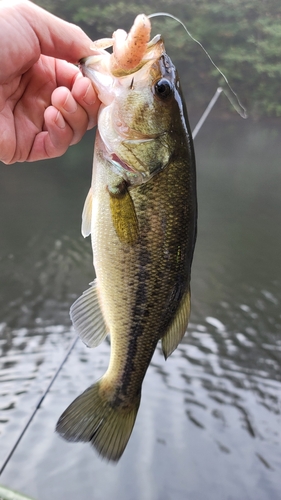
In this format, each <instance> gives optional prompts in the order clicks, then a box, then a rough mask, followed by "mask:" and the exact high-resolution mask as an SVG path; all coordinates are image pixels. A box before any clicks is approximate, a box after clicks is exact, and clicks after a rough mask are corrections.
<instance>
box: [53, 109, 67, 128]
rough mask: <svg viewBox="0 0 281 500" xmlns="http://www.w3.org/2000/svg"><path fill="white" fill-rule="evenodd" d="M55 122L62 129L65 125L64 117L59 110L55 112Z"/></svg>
mask: <svg viewBox="0 0 281 500" xmlns="http://www.w3.org/2000/svg"><path fill="white" fill-rule="evenodd" d="M55 123H56V125H57V126H58V127H59V128H61V129H63V128H64V127H65V121H64V118H63V116H62V114H61V113H60V111H58V113H57V116H56V119H55Z"/></svg>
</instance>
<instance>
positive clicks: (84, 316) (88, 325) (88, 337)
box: [70, 280, 108, 347]
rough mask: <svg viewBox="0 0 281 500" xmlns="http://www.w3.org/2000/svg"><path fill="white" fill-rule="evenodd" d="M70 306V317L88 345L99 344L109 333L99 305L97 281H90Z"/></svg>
mask: <svg viewBox="0 0 281 500" xmlns="http://www.w3.org/2000/svg"><path fill="white" fill-rule="evenodd" d="M90 285H91V288H89V289H88V290H86V291H85V292H84V293H83V294H82V295H81V297H79V298H78V299H77V300H76V301H75V302H74V304H72V306H71V308H70V318H71V321H72V323H73V326H74V328H75V330H76V332H77V333H78V335H79V336H80V337H81V339H82V340H83V342H84V344H86V346H88V347H96V346H98V345H99V344H100V343H101V342H102V340H103V339H104V338H105V337H106V335H107V333H108V329H107V326H106V324H105V321H104V318H103V314H102V311H101V308H100V305H99V299H98V292H97V281H96V280H95V281H93V282H92V283H90Z"/></svg>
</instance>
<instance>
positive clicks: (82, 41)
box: [4, 0, 92, 63]
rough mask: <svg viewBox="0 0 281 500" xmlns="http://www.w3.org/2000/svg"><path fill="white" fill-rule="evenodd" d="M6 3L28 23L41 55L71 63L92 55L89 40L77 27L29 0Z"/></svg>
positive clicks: (13, 0) (15, 0)
mask: <svg viewBox="0 0 281 500" xmlns="http://www.w3.org/2000/svg"><path fill="white" fill-rule="evenodd" d="M4 1H5V0H4ZM8 3H9V6H10V7H12V6H14V7H15V8H16V10H17V12H18V13H19V11H20V13H21V15H22V16H23V17H24V19H25V20H26V21H27V22H28V23H29V25H30V27H31V28H32V29H33V31H34V33H35V35H36V37H37V39H38V42H39V45H40V49H41V53H42V54H44V55H46V56H50V57H55V58H57V59H65V60H67V61H68V62H72V63H76V62H78V61H79V60H80V59H82V57H85V56H87V55H90V54H92V51H91V49H90V44H91V39H90V38H89V37H88V36H87V35H86V33H84V31H83V30H82V29H81V28H79V27H78V26H76V25H74V24H71V23H68V22H66V21H64V20H62V19H60V18H58V17H56V16H55V15H53V14H51V13H50V12H47V11H46V10H44V9H42V8H41V7H39V6H38V5H35V4H34V3H32V2H30V1H29V0H8Z"/></svg>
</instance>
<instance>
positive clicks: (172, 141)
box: [81, 35, 183, 186]
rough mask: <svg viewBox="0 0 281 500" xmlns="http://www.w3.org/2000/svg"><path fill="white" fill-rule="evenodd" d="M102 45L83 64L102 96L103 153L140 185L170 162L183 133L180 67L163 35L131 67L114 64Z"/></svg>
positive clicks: (127, 179) (101, 135)
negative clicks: (166, 50) (173, 58)
mask: <svg viewBox="0 0 281 500" xmlns="http://www.w3.org/2000/svg"><path fill="white" fill-rule="evenodd" d="M110 57H111V55H110V54H109V53H108V52H106V51H105V50H102V51H101V53H100V54H98V55H95V56H92V57H88V58H86V59H84V60H83V61H82V63H81V69H82V72H83V74H84V75H85V76H88V77H89V78H90V79H91V81H92V83H93V85H94V87H95V89H96V91H97V93H98V96H99V99H100V101H101V107H100V111H99V117H98V129H99V134H100V137H101V139H102V143H103V146H104V156H105V157H106V158H107V159H108V160H109V163H110V165H111V167H112V169H113V170H114V171H115V172H117V173H118V174H119V175H121V176H122V177H123V179H125V180H126V182H127V183H128V185H129V186H134V185H140V184H142V183H144V182H147V181H148V180H149V179H151V177H153V176H154V175H156V174H157V173H159V172H161V171H162V170H163V169H164V168H165V167H166V166H167V165H168V164H169V162H170V160H171V157H172V155H173V154H174V153H175V149H176V147H177V144H178V137H179V134H181V133H182V122H183V110H182V98H181V91H180V83H179V78H178V75H177V71H176V68H175V66H174V65H173V63H172V61H171V59H170V58H169V56H168V55H167V54H166V52H165V47H164V42H163V39H162V37H161V36H160V35H157V36H156V37H154V38H153V39H152V40H151V41H150V42H149V43H148V45H147V50H146V53H145V55H144V57H143V58H142V60H141V61H140V63H139V64H138V65H137V67H135V68H132V69H130V70H124V69H122V68H118V67H117V68H116V67H115V68H113V69H112V67H111V64H110V63H111V60H110Z"/></svg>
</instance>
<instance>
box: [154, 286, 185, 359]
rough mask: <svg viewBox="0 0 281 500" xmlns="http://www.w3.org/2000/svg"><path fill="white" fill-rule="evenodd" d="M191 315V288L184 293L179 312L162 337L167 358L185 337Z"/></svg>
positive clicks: (163, 349)
mask: <svg viewBox="0 0 281 500" xmlns="http://www.w3.org/2000/svg"><path fill="white" fill-rule="evenodd" d="M189 315H190V289H189V290H188V291H187V292H186V293H185V294H184V296H183V298H182V300H181V303H180V306H179V308H178V310H177V313H176V315H175V317H174V320H173V322H172V323H171V325H170V327H169V329H168V331H167V332H166V333H165V335H164V337H163V338H162V340H161V342H162V351H163V353H164V356H165V359H167V358H168V356H170V354H172V352H173V351H174V350H175V349H176V348H177V347H178V344H179V342H180V341H181V339H182V338H183V336H184V334H185V332H186V329H187V325H188V320H189Z"/></svg>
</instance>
